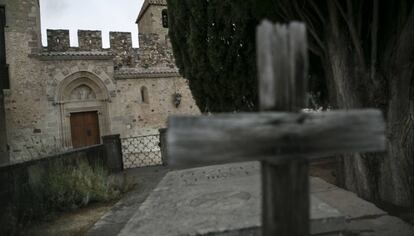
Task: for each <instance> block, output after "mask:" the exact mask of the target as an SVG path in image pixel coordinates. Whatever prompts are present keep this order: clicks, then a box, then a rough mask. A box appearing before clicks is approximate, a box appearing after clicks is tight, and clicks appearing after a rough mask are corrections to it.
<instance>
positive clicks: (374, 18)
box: [370, 0, 379, 82]
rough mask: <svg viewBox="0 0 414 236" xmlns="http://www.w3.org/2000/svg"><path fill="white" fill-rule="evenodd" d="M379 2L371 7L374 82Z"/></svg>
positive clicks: (375, 0)
mask: <svg viewBox="0 0 414 236" xmlns="http://www.w3.org/2000/svg"><path fill="white" fill-rule="evenodd" d="M378 5H379V2H378V0H373V7H372V29H371V71H370V72H371V80H372V81H373V82H374V81H375V77H376V70H377V69H376V67H377V56H378V22H379V6H378Z"/></svg>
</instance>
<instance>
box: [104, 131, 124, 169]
mask: <svg viewBox="0 0 414 236" xmlns="http://www.w3.org/2000/svg"><path fill="white" fill-rule="evenodd" d="M102 140H103V145H104V151H105V153H104V155H105V159H106V165H107V167H108V169H109V171H110V172H111V173H117V172H121V171H123V170H124V163H123V159H122V146H121V139H120V135H119V134H115V135H108V136H103V137H102Z"/></svg>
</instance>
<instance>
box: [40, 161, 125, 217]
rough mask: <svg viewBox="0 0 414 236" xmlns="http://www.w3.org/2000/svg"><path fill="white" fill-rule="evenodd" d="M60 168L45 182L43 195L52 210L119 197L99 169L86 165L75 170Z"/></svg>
mask: <svg viewBox="0 0 414 236" xmlns="http://www.w3.org/2000/svg"><path fill="white" fill-rule="evenodd" d="M60 167H62V166H60ZM60 167H59V166H57V167H54V168H53V169H52V170H51V171H50V172H49V175H48V177H47V180H46V181H45V182H44V183H45V186H44V193H45V195H46V199H47V202H48V205H49V206H50V207H51V208H52V209H57V210H68V209H74V208H79V207H82V206H85V205H87V204H89V203H91V202H106V201H109V200H112V199H115V198H117V197H118V196H119V194H120V191H119V190H118V189H117V188H116V187H115V186H110V184H109V181H108V173H107V172H106V171H104V169H103V168H101V167H97V168H95V169H92V168H91V167H90V166H89V165H88V164H87V163H85V162H81V163H80V164H79V166H77V167H66V168H65V167H63V168H60Z"/></svg>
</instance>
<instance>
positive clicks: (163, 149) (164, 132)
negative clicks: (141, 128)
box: [159, 129, 168, 166]
mask: <svg viewBox="0 0 414 236" xmlns="http://www.w3.org/2000/svg"><path fill="white" fill-rule="evenodd" d="M167 131H168V129H159V132H160V148H161V159H162V165H164V166H166V165H167V164H168V156H167Z"/></svg>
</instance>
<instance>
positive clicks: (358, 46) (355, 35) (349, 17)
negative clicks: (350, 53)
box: [333, 0, 366, 66]
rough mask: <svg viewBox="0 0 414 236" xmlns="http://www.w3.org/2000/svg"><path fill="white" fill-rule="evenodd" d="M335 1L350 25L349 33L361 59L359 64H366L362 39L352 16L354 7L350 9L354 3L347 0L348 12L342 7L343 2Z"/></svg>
mask: <svg viewBox="0 0 414 236" xmlns="http://www.w3.org/2000/svg"><path fill="white" fill-rule="evenodd" d="M333 2H334V3H335V5H336V7H337V8H338V10H339V12H340V13H341V15H342V17H343V19H344V20H345V22H346V24H347V26H348V30H349V34H350V36H351V41H352V43H353V45H354V47H355V50H356V53H357V57H358V60H359V64H360V65H361V66H365V65H366V64H365V59H364V51H363V49H362V44H361V39H360V37H359V35H358V32H357V31H356V28H355V24H354V20H353V16H352V9H349V8H352V4H351V3H350V1H349V0H348V1H347V8H348V13H346V12H345V10H344V9H343V8H342V6H341V4H340V3H339V2H338V1H337V0H333Z"/></svg>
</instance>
